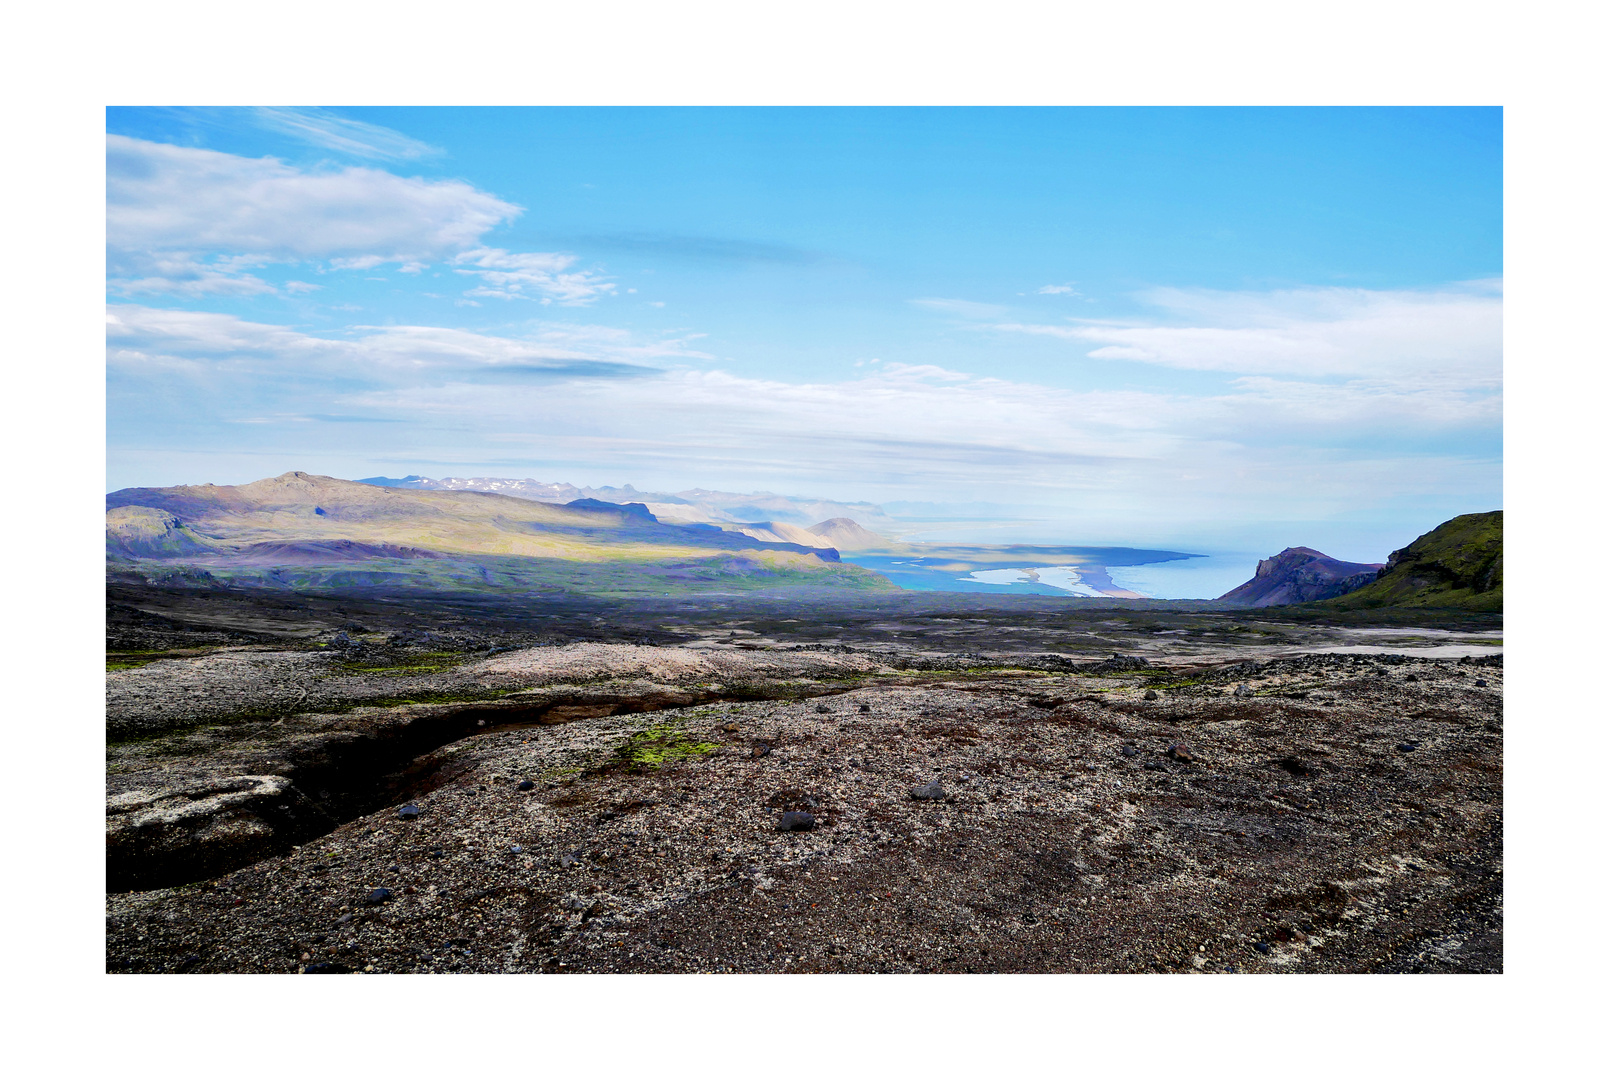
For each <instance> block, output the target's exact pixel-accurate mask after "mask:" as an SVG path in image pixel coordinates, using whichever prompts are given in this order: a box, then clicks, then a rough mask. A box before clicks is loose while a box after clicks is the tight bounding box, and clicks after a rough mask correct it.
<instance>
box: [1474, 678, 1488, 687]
mask: <svg viewBox="0 0 1609 1080" xmlns="http://www.w3.org/2000/svg"><path fill="white" fill-rule="evenodd" d="M1475 685H1476V686H1485V685H1486V680H1485V679H1476V680H1475Z"/></svg>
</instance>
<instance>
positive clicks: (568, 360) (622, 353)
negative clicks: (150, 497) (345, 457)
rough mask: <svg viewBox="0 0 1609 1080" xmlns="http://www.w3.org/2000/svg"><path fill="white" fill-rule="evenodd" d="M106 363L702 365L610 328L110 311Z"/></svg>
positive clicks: (618, 371)
mask: <svg viewBox="0 0 1609 1080" xmlns="http://www.w3.org/2000/svg"><path fill="white" fill-rule="evenodd" d="M106 340H107V362H108V363H109V364H110V365H111V366H112V367H113V368H115V369H118V370H120V371H123V372H126V373H130V374H136V375H137V374H138V373H140V372H142V371H145V372H149V371H168V372H189V373H192V374H201V373H205V372H228V373H230V374H234V375H243V376H252V377H256V378H259V379H263V380H268V379H272V378H274V377H276V376H284V375H287V374H290V373H296V374H298V375H299V376H302V377H308V376H312V377H322V378H328V379H330V380H343V379H345V380H351V379H354V378H356V379H360V380H368V381H370V382H379V383H392V382H397V381H399V380H401V381H415V380H417V379H420V378H424V379H437V380H439V379H442V378H452V377H462V376H465V375H468V374H474V375H476V376H487V375H491V376H495V375H497V374H498V373H507V374H509V375H510V376H514V377H518V376H530V375H534V374H538V373H551V374H553V375H555V376H558V375H563V376H568V377H576V378H608V377H621V376H625V375H639V376H640V375H654V374H658V373H659V371H660V367H659V366H658V364H659V363H662V362H664V361H667V360H683V361H686V360H704V359H708V357H707V356H706V355H705V354H703V353H700V352H698V351H696V350H694V349H691V348H689V347H688V341H689V340H691V339H690V338H688V337H685V336H684V337H680V338H676V337H659V338H642V337H639V336H637V335H633V334H631V333H629V332H627V331H623V330H617V329H615V328H612V327H587V326H582V325H576V324H566V323H543V324H538V325H536V326H533V327H532V328H531V330H530V332H529V333H528V334H527V335H525V336H523V337H502V336H497V335H493V334H478V333H474V332H471V331H468V330H457V329H451V328H447V327H438V326H355V327H352V328H351V330H350V331H349V336H347V337H345V338H325V337H316V336H313V335H311V334H305V333H302V332H301V331H299V330H295V329H292V328H290V327H285V326H274V325H271V324H267V323H256V322H249V321H247V320H244V319H240V318H236V317H235V316H233V315H223V314H218V313H214V312H202V311H176V310H168V309H161V308H149V307H142V306H139V305H134V304H116V305H112V306H110V307H108V308H107V313H106Z"/></svg>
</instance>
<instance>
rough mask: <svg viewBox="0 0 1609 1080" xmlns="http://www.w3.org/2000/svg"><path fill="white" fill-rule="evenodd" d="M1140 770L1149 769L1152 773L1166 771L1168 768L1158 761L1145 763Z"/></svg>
mask: <svg viewBox="0 0 1609 1080" xmlns="http://www.w3.org/2000/svg"><path fill="white" fill-rule="evenodd" d="M1141 768H1145V769H1150V770H1151V771H1152V772H1167V771H1168V767H1167V766H1166V765H1164V764H1162V763H1161V762H1160V761H1147V762H1146V763H1145V764H1144V765H1143V766H1141Z"/></svg>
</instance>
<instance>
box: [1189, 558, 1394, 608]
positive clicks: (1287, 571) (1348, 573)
mask: <svg viewBox="0 0 1609 1080" xmlns="http://www.w3.org/2000/svg"><path fill="white" fill-rule="evenodd" d="M1383 565H1384V564H1383V563H1353V562H1342V561H1341V560H1340V559H1332V558H1330V557H1329V556H1328V555H1326V554H1324V553H1323V552H1322V551H1314V550H1313V549H1312V548H1305V547H1295V548H1286V549H1285V550H1284V551H1282V552H1280V553H1279V554H1278V555H1275V556H1274V557H1273V558H1270V559H1263V560H1261V561H1260V562H1258V564H1257V573H1256V575H1255V576H1254V577H1253V578H1252V579H1251V580H1250V581H1248V582H1246V583H1245V584H1244V585H1240V586H1238V587H1236V588H1234V589H1231V590H1229V591H1228V592H1226V593H1224V594H1223V595H1222V596H1221V597H1219V599H1220V600H1230V601H1235V602H1239V603H1244V604H1249V605H1251V606H1252V607H1273V606H1274V605H1276V604H1302V603H1306V602H1308V601H1311V600H1328V599H1330V598H1331V597H1335V596H1341V595H1344V594H1345V593H1349V592H1352V591H1353V590H1355V589H1361V588H1362V587H1363V586H1365V585H1367V584H1369V583H1370V582H1372V581H1373V580H1374V579H1375V575H1376V574H1377V573H1378V572H1379V570H1380V568H1381V567H1382V566H1383Z"/></svg>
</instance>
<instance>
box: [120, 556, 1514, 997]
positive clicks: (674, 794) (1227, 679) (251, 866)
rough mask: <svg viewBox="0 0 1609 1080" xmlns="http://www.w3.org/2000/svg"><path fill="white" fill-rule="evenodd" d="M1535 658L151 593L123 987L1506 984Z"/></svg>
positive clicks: (1298, 627)
mask: <svg viewBox="0 0 1609 1080" xmlns="http://www.w3.org/2000/svg"><path fill="white" fill-rule="evenodd" d="M466 605H467V606H466ZM1501 634H1502V631H1501V616H1500V615H1491V614H1484V615H1483V614H1471V613H1458V612H1447V613H1441V614H1438V613H1436V612H1433V611H1418V612H1415V613H1413V615H1412V616H1411V617H1409V616H1403V617H1402V618H1394V617H1393V616H1392V615H1391V613H1390V612H1373V613H1369V614H1368V615H1367V616H1365V615H1361V614H1357V613H1344V612H1341V613H1337V612H1328V613H1322V614H1321V615H1315V614H1314V613H1312V612H1307V611H1303V610H1299V609H1263V610H1259V611H1257V612H1247V611H1244V610H1238V611H1235V610H1213V609H1212V608H1211V607H1210V606H1201V605H1196V606H1191V605H1188V604H1178V605H1171V606H1170V605H1164V604H1157V603H1142V602H1130V603H1127V604H1124V603H1123V602H1116V601H1113V602H1108V601H1097V600H1090V601H1087V602H1077V601H1073V600H1060V599H1056V598H1041V597H1024V598H1002V597H977V596H968V597H957V596H949V597H946V596H943V595H942V594H925V595H917V594H903V595H901V594H896V595H893V596H886V595H875V596H869V595H867V594H864V593H860V594H855V593H851V594H845V595H842V596H840V597H839V598H838V599H837V600H834V599H833V598H832V596H831V595H829V594H826V593H823V594H821V595H819V596H815V597H813V598H807V599H801V598H799V597H798V596H792V597H775V598H771V599H769V600H768V599H766V598H764V597H756V596H753V595H748V596H735V597H728V598H719V597H704V598H700V599H697V600H685V599H684V600H667V601H665V603H664V604H663V605H662V606H660V607H651V606H646V605H644V604H642V603H636V604H632V605H629V606H618V605H617V606H611V605H609V604H607V603H604V602H601V601H593V600H576V601H574V602H572V603H569V604H561V603H558V602H553V603H551V604H547V605H543V604H538V603H535V602H533V601H529V600H526V601H522V602H520V603H519V604H514V603H509V604H506V605H504V606H502V607H498V606H497V605H496V604H494V603H493V602H491V601H488V600H486V599H485V598H468V599H466V598H464V597H461V596H452V595H442V596H440V597H434V598H433V597H431V596H429V595H426V594H422V593H417V594H414V595H412V596H410V597H409V598H408V599H406V600H398V599H396V598H395V597H387V596H382V595H378V594H374V595H365V594H362V593H359V592H353V593H350V594H345V595H336V594H321V595H319V596H305V595H297V594H292V593H287V592H284V591H274V590H251V589H220V588H213V589H208V590H196V589H189V588H179V587H173V588H165V587H161V586H153V585H137V584H113V585H111V586H109V606H108V673H107V701H108V704H107V740H108V741H107V754H108V761H107V845H108V847H107V874H108V889H109V892H108V895H107V929H106V964H107V970H108V971H110V972H175V973H177V972H190V973H204V972H265V973H266V972H278V973H307V974H341V973H358V974H362V973H380V972H529V973H568V972H731V971H745V972H821V971H839V972H1189V973H1261V972H1309V971H1314V972H1343V971H1344V972H1385V971H1401V972H1411V971H1426V972H1452V971H1459V972H1495V971H1501V970H1502V895H1503V890H1502V871H1503V860H1502V790H1503V789H1502V767H1503V727H1502V686H1503V669H1502V657H1501Z"/></svg>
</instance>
